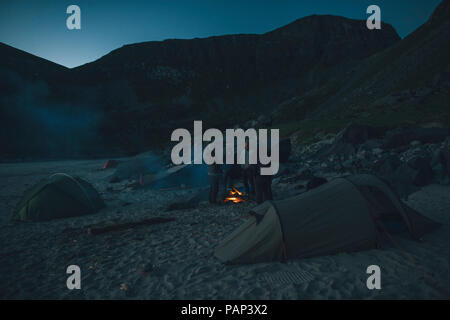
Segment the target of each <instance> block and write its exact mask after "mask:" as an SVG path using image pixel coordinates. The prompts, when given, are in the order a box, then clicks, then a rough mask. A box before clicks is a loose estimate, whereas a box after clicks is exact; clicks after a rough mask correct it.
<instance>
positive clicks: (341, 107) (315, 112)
mask: <svg viewBox="0 0 450 320" xmlns="http://www.w3.org/2000/svg"><path fill="white" fill-rule="evenodd" d="M448 34H450V1H448V0H444V1H443V2H442V3H441V4H440V5H439V6H438V7H437V8H436V10H435V12H434V13H433V15H432V16H431V18H430V19H429V21H427V22H426V23H425V24H424V25H422V26H421V27H420V28H418V29H417V30H416V31H415V32H413V33H412V34H410V35H409V36H408V37H406V38H405V39H403V40H401V41H400V42H398V43H396V44H395V45H393V46H392V47H390V48H387V49H386V50H383V51H381V52H378V53H376V54H374V55H372V56H370V57H369V58H367V59H364V60H363V61H361V62H360V63H359V64H358V65H356V66H354V67H352V68H349V69H347V70H346V72H345V73H344V74H343V75H342V76H340V77H337V78H335V79H334V80H333V81H330V82H328V83H326V84H325V85H324V86H321V87H319V88H315V89H314V90H311V91H309V92H308V93H306V94H298V95H296V96H294V97H292V98H290V99H288V100H286V101H285V102H284V103H282V104H280V105H279V106H278V107H277V108H276V110H275V111H274V113H273V117H274V119H275V124H276V125H278V126H280V127H282V128H283V129H284V134H285V135H291V134H292V135H293V137H295V138H296V140H297V141H299V142H301V143H304V142H305V141H310V139H311V138H312V139H314V137H315V136H321V135H323V134H326V133H329V132H337V131H338V130H339V129H341V128H343V127H345V126H346V125H347V124H348V123H349V122H358V123H362V124H371V125H375V126H379V127H380V126H381V127H397V126H438V127H442V126H448V125H449V124H450V105H449V103H448V101H450V61H449V60H448V57H449V56H450V42H449V38H448Z"/></svg>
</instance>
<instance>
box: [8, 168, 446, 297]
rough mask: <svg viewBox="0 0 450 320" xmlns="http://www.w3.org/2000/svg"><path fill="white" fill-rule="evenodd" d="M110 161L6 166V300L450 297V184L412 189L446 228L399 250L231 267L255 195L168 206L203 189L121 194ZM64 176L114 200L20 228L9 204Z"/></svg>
mask: <svg viewBox="0 0 450 320" xmlns="http://www.w3.org/2000/svg"><path fill="white" fill-rule="evenodd" d="M104 162H105V161H104V160H86V161H55V162H34V163H33V162H32V163H13V164H0V298H1V299H439V298H449V296H448V295H447V293H446V292H445V291H447V292H450V273H449V270H450V187H447V186H440V185H430V186H427V187H425V188H423V189H421V190H420V191H418V192H416V193H414V194H412V195H411V196H410V198H409V200H408V204H409V205H410V206H411V207H413V208H415V209H416V210H418V211H419V212H421V213H422V214H423V215H425V216H428V217H430V218H432V219H434V220H435V221H437V222H440V223H442V224H443V225H442V227H440V228H439V229H437V230H436V231H434V232H433V233H430V234H427V235H425V236H424V238H423V241H421V242H416V241H413V240H411V239H409V238H407V237H400V236H398V237H395V239H396V241H397V242H398V243H399V245H400V246H401V247H402V249H399V248H397V247H395V246H387V247H385V248H382V249H377V250H369V251H363V252H355V253H342V254H338V255H333V256H324V257H317V258H310V259H303V260H292V261H288V262H287V263H281V262H280V263H278V262H277V263H262V264H255V265H240V266H229V265H224V264H222V263H220V262H219V261H218V260H217V259H216V258H215V257H214V255H213V253H214V248H215V247H216V245H217V244H218V243H219V242H220V241H221V240H222V239H223V238H224V237H225V236H226V235H228V234H229V233H230V232H232V231H233V230H234V229H235V228H236V227H238V226H239V225H240V224H241V223H242V222H243V221H244V219H246V215H247V212H248V210H249V208H251V207H253V206H254V205H255V203H254V202H251V201H248V202H246V203H240V204H221V205H217V206H211V205H209V204H208V203H205V202H202V203H200V205H199V206H198V207H197V208H195V209H190V210H178V211H165V210H164V208H165V207H167V205H168V204H170V203H172V202H174V201H179V200H180V199H187V198H188V197H189V196H191V195H193V194H194V193H195V192H196V191H197V190H196V189H185V190H172V191H170V190H169V191H162V190H148V189H136V190H132V189H131V188H125V189H124V190H120V189H121V188H122V187H124V186H125V185H126V184H127V183H128V181H123V182H121V183H119V184H110V183H108V177H109V176H110V175H111V174H112V173H113V172H114V170H100V169H101V167H102V165H103V163H104ZM57 172H64V173H67V174H71V175H78V176H80V177H81V178H84V179H86V180H87V181H89V182H91V183H92V184H93V185H94V187H95V188H96V189H97V190H98V191H99V192H100V194H101V196H102V197H103V198H104V200H105V203H106V205H107V207H106V208H104V209H103V210H102V211H100V212H98V213H97V214H94V215H90V216H83V217H76V218H69V219H62V220H53V221H49V222H39V223H19V224H12V223H11V222H10V218H11V214H12V210H13V208H14V207H15V205H16V203H17V202H18V201H19V199H20V198H21V196H22V194H23V192H24V190H26V189H27V188H28V187H30V186H32V185H33V184H34V183H36V182H37V181H39V180H40V179H42V178H45V177H47V176H48V175H50V174H53V173H57ZM108 187H109V189H108ZM111 187H112V188H113V190H111V189H110V188H111ZM115 190H116V191H115ZM275 196H276V193H275ZM152 217H170V218H175V220H174V221H171V222H167V223H161V224H155V225H150V226H142V227H138V228H133V229H126V230H119V231H112V232H107V233H104V234H99V235H88V232H87V231H88V228H89V227H92V226H94V227H104V226H108V225H113V224H117V223H121V222H130V221H141V220H144V219H148V218H152ZM410 257H412V259H413V261H414V262H413V261H411V260H410ZM69 265H78V266H79V267H80V268H81V289H80V290H69V289H67V286H66V280H67V277H68V276H69V275H67V274H66V268H67V267H68V266H69ZM369 265H379V266H380V268H381V290H369V289H368V288H367V286H366V280H367V278H368V276H369V275H368V274H367V273H366V269H367V267H368V266H369Z"/></svg>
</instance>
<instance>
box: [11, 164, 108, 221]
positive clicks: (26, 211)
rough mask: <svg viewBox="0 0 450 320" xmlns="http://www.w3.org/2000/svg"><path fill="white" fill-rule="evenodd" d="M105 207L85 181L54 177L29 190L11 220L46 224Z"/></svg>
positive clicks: (70, 177)
mask: <svg viewBox="0 0 450 320" xmlns="http://www.w3.org/2000/svg"><path fill="white" fill-rule="evenodd" d="M104 206H105V204H104V202H103V200H102V198H101V197H100V195H99V194H98V192H97V190H95V188H94V187H93V186H92V185H91V184H90V183H89V182H87V181H85V180H83V179H81V178H79V177H72V176H70V175H68V174H64V173H57V174H53V175H51V176H50V177H48V178H47V179H44V180H42V181H40V182H38V183H37V184H36V185H34V186H33V187H31V188H30V189H28V190H27V191H26V192H25V194H24V196H23V197H22V199H21V200H20V202H19V203H18V204H17V207H16V208H15V210H14V214H13V217H12V220H13V221H46V220H51V219H57V218H68V217H74V216H81V215H87V214H92V213H95V212H97V211H98V210H100V209H101V208H103V207H104Z"/></svg>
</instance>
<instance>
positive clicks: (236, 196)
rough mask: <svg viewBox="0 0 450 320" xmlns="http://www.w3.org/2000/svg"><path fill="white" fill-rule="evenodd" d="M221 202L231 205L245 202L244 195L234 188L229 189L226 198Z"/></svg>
mask: <svg viewBox="0 0 450 320" xmlns="http://www.w3.org/2000/svg"><path fill="white" fill-rule="evenodd" d="M223 201H224V202H233V203H239V202H245V195H244V193H243V192H240V191H239V190H238V189H236V188H235V187H231V190H229V191H228V196H227V197H225V199H224V200H223Z"/></svg>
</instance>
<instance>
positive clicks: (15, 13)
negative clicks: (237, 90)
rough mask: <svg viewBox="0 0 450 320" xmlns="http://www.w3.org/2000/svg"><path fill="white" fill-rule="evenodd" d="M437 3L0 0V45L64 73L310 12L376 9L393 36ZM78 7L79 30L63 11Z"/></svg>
mask: <svg viewBox="0 0 450 320" xmlns="http://www.w3.org/2000/svg"><path fill="white" fill-rule="evenodd" d="M439 3H440V0H370V1H367V0H295V1H294V0H258V1H257V0H127V1H117V0H109V1H106V0H71V1H66V0H0V42H3V43H6V44H8V45H10V46H13V47H15V48H18V49H21V50H24V51H27V52H29V53H32V54H34V55H36V56H39V57H42V58H45V59H47V60H51V61H53V62H56V63H59V64H61V65H64V66H67V67H70V68H72V67H75V66H79V65H82V64H84V63H87V62H91V61H93V60H96V59H98V58H100V57H101V56H103V55H105V54H107V53H108V52H110V51H111V50H114V49H116V48H118V47H121V46H123V45H125V44H130V43H136V42H143V41H151V40H164V39H168V38H181V39H190V38H196V37H199V38H201V37H208V36H213V35H224V34H233V33H265V32H267V31H271V30H273V29H275V28H278V27H281V26H283V25H286V24H288V23H290V22H292V21H294V20H296V19H298V18H301V17H304V16H308V15H311V14H333V15H339V16H344V17H348V18H354V19H367V17H368V15H367V14H366V8H367V7H368V6H369V5H371V4H376V5H378V6H379V7H380V8H381V18H382V20H383V21H384V22H387V23H390V24H392V25H393V26H394V28H395V29H396V30H397V32H398V33H399V35H400V36H401V37H405V36H407V35H408V34H409V33H411V32H412V31H414V30H415V29H416V28H418V27H419V26H420V25H421V24H423V23H424V22H425V21H426V20H427V19H428V18H429V16H430V15H431V13H432V12H433V10H434V9H435V8H436V7H437V6H438V4H439ZM71 4H75V5H78V6H79V7H80V8H81V30H68V29H67V27H66V19H67V17H68V16H69V15H68V14H67V13H66V9H67V7H68V6H69V5H71Z"/></svg>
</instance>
